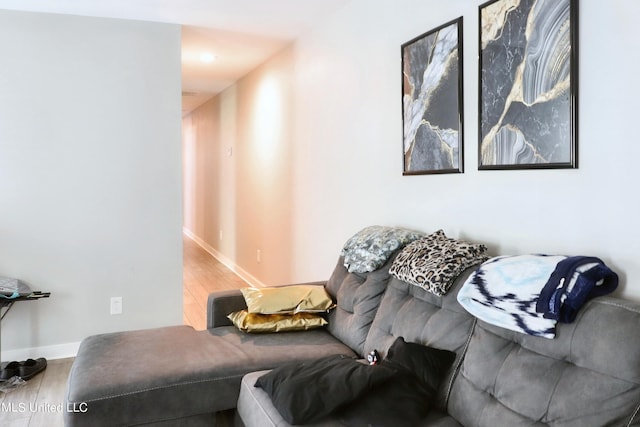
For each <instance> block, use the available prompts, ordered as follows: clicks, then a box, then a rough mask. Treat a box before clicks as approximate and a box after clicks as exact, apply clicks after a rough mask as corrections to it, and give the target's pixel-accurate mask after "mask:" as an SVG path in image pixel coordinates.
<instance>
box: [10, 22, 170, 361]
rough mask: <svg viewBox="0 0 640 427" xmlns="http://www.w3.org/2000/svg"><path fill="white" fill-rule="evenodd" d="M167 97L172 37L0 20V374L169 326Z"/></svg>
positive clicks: (142, 29) (141, 30)
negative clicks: (6, 301)
mask: <svg viewBox="0 0 640 427" xmlns="http://www.w3.org/2000/svg"><path fill="white" fill-rule="evenodd" d="M180 85H181V83H180V27H179V26H176V25H166V24H156V23H143V22H134V21H121V20H112V19H95V18H81V17H72V16H65V15H49V14H34V13H19V12H8V11H0V275H4V276H10V277H17V278H20V279H22V280H24V281H26V282H27V283H29V284H30V285H31V287H32V289H34V290H42V291H50V292H52V296H51V298H49V299H47V300H41V301H37V302H28V303H26V302H22V303H17V304H15V306H14V307H13V309H12V311H11V312H10V313H9V314H8V315H7V316H6V318H5V319H4V320H3V321H2V350H3V354H2V359H3V360H5V359H12V360H13V359H18V360H20V358H23V357H33V356H48V357H59V356H67V355H69V353H73V351H74V349H75V347H76V346H77V344H78V342H79V341H80V340H81V339H82V338H84V337H86V336H87V335H90V334H95V333H102V332H108V331H117V330H125V329H137V328H147V327H154V326H160V325H166V324H179V323H181V322H182V241H181V238H182V237H181V227H182V212H181V203H182V198H181V195H182V188H181V179H182V176H181V169H182V164H181V151H180ZM112 296H122V297H123V311H124V312H123V314H122V315H117V316H111V315H110V314H109V300H110V297H112Z"/></svg>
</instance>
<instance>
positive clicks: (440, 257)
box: [389, 230, 489, 295]
mask: <svg viewBox="0 0 640 427" xmlns="http://www.w3.org/2000/svg"><path fill="white" fill-rule="evenodd" d="M486 251H487V247H486V246H485V245H482V244H477V243H469V242H465V241H463V240H457V239H452V238H449V237H447V236H446V235H445V234H444V232H443V231H442V230H438V231H436V232H435V233H432V234H429V235H428V236H425V237H423V238H421V239H419V240H415V241H413V242H411V243H409V244H408V245H407V246H405V247H404V248H403V249H402V251H400V253H399V254H398V256H396V258H395V260H394V261H393V265H391V269H390V270H389V272H390V273H391V275H392V276H394V277H396V278H398V279H400V280H402V281H404V282H407V283H410V284H412V285H415V286H420V287H421V288H424V289H426V290H428V291H429V292H431V293H434V294H436V295H444V294H446V293H447V291H448V290H449V288H450V287H451V285H452V284H453V282H454V280H455V279H456V277H458V276H459V275H460V273H462V272H463V271H464V270H466V269H467V268H469V267H471V266H472V265H476V264H480V263H482V262H484V261H486V260H487V259H488V258H489V257H488V256H487V255H486Z"/></svg>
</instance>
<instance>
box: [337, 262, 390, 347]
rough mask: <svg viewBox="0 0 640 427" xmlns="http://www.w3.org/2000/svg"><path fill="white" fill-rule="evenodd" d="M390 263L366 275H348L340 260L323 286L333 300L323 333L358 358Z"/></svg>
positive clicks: (384, 285) (387, 280) (381, 292)
mask: <svg viewBox="0 0 640 427" xmlns="http://www.w3.org/2000/svg"><path fill="white" fill-rule="evenodd" d="M392 262H393V257H391V258H390V259H389V260H388V261H387V263H386V264H384V265H383V266H382V267H381V268H379V269H378V270H376V271H373V272H370V273H349V272H348V271H347V269H346V268H345V267H344V265H343V258H342V257H340V259H338V263H337V265H336V268H335V269H334V270H333V274H332V275H331V277H330V278H329V281H328V282H327V285H326V289H327V291H328V292H329V294H331V296H332V297H333V298H334V299H335V300H336V307H335V308H334V309H333V310H331V312H329V315H328V318H327V320H328V321H329V324H328V325H327V330H328V331H329V332H330V333H331V334H332V335H334V336H335V337H336V338H338V339H339V340H340V341H342V342H344V343H345V344H347V345H348V346H349V347H351V348H352V349H353V350H354V351H355V352H356V353H358V355H360V356H362V355H363V354H364V342H365V340H366V338H367V334H368V333H369V328H370V327H371V323H372V322H373V318H374V317H375V315H376V312H377V310H378V305H379V304H380V299H381V298H382V295H383V294H384V292H385V290H386V289H387V285H388V283H389V279H390V278H391V276H390V275H389V267H390V266H391V263H392ZM389 344H391V343H389Z"/></svg>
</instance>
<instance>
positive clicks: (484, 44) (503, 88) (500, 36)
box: [480, 0, 572, 167]
mask: <svg viewBox="0 0 640 427" xmlns="http://www.w3.org/2000/svg"><path fill="white" fill-rule="evenodd" d="M570 4H571V1H570V0H501V1H498V2H495V3H492V4H490V5H488V6H486V7H484V8H483V9H482V10H481V28H480V32H481V49H482V50H481V76H480V77H481V98H480V116H481V117H480V126H481V128H480V133H481V145H480V166H481V167H482V166H500V165H536V164H538V165H540V164H563V163H570V162H571V161H572V151H571V144H572V141H571V89H570V85H571V49H572V46H571V32H570V15H571V13H570Z"/></svg>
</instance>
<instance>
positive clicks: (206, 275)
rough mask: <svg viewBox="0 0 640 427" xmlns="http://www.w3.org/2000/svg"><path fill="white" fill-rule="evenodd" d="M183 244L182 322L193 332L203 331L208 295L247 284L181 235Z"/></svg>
mask: <svg viewBox="0 0 640 427" xmlns="http://www.w3.org/2000/svg"><path fill="white" fill-rule="evenodd" d="M183 245H184V251H183V254H184V270H183V271H184V273H183V298H184V302H183V305H184V307H183V320H184V323H185V324H186V325H190V326H192V327H193V328H194V329H196V330H204V329H206V318H207V317H206V316H207V298H208V297H209V294H210V293H211V292H215V291H221V290H231V289H239V288H244V287H247V286H249V285H248V284H247V282H245V281H244V280H242V279H241V278H240V277H239V276H238V275H237V274H235V273H234V272H233V271H231V270H229V269H228V268H227V267H226V266H225V265H224V264H222V263H221V262H220V261H218V260H217V259H216V258H214V257H213V256H212V255H211V254H210V253H208V252H207V251H206V250H204V249H203V248H202V247H201V246H200V245H198V244H197V243H196V242H194V241H193V240H191V239H190V238H188V237H186V236H185V237H184V238H183Z"/></svg>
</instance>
